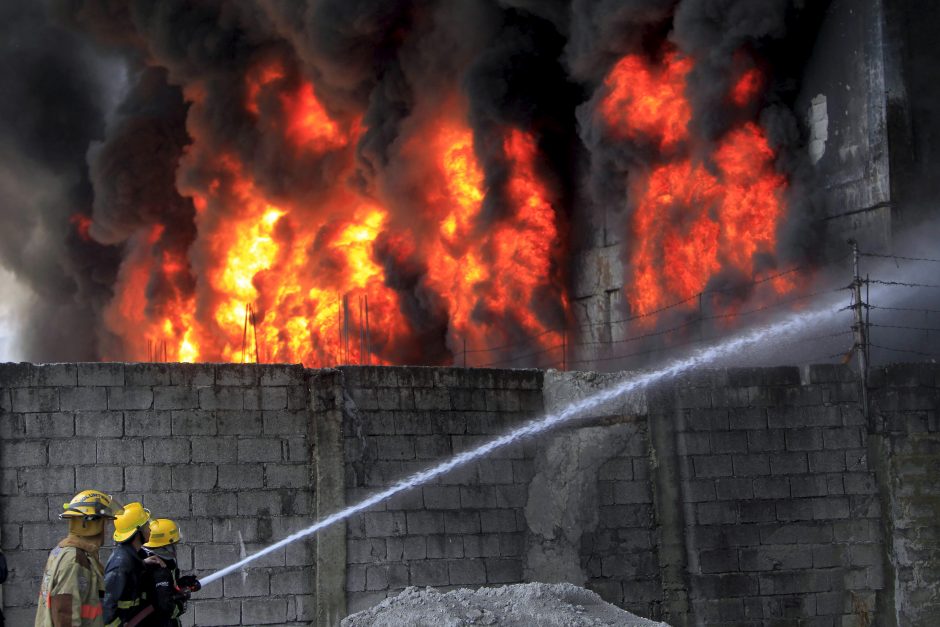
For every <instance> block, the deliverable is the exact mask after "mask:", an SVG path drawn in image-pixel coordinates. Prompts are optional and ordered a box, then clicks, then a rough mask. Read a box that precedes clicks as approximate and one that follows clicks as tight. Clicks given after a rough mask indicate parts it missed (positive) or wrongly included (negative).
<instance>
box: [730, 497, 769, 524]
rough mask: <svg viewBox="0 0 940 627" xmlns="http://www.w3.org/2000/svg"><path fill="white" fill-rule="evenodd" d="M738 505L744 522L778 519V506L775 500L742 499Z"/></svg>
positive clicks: (739, 513)
mask: <svg viewBox="0 0 940 627" xmlns="http://www.w3.org/2000/svg"><path fill="white" fill-rule="evenodd" d="M738 505H739V507H738V515H739V516H740V520H741V522H742V523H756V522H773V521H775V520H777V508H776V506H775V504H774V502H773V501H742V502H740V503H739V504H738Z"/></svg>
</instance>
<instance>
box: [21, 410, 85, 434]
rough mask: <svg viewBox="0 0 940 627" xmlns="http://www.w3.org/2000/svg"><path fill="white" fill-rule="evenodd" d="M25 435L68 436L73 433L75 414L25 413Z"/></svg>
mask: <svg viewBox="0 0 940 627" xmlns="http://www.w3.org/2000/svg"><path fill="white" fill-rule="evenodd" d="M25 425H26V437H28V438H37V439H41V438H70V437H72V436H73V435H75V416H74V415H73V414H71V413H64V412H56V413H51V414H26V416H25Z"/></svg>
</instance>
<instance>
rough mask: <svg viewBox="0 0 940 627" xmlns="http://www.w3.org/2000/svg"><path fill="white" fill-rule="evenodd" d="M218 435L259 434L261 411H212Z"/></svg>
mask: <svg viewBox="0 0 940 627" xmlns="http://www.w3.org/2000/svg"><path fill="white" fill-rule="evenodd" d="M213 413H214V414H215V421H216V425H217V427H218V432H219V435H261V412H260V411H257V410H237V409H236V410H232V411H227V410H218V411H215V412H213Z"/></svg>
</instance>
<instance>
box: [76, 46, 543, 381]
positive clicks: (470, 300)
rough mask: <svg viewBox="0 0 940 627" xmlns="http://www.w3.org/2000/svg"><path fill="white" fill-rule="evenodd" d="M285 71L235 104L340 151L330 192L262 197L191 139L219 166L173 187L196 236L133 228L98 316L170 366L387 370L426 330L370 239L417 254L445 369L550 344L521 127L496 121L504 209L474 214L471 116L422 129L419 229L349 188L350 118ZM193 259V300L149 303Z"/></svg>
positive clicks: (229, 161)
mask: <svg viewBox="0 0 940 627" xmlns="http://www.w3.org/2000/svg"><path fill="white" fill-rule="evenodd" d="M285 77H286V73H285V71H284V70H283V68H282V67H281V66H279V65H276V64H275V65H265V66H259V67H258V68H257V69H256V71H255V72H252V73H250V75H249V76H248V77H247V79H246V86H245V102H244V107H245V110H246V111H247V112H249V113H250V114H252V115H254V116H256V118H257V123H258V125H259V126H261V127H263V128H266V129H268V128H270V129H271V132H279V133H283V134H284V137H285V139H286V140H287V142H286V143H287V144H291V145H293V146H294V147H295V149H296V150H298V151H301V152H306V153H307V154H313V155H315V156H319V155H325V154H327V153H329V152H331V151H333V152H336V151H339V154H345V155H346V157H345V159H346V160H345V163H346V165H345V166H343V168H342V172H341V177H340V178H339V179H338V180H337V182H336V185H335V189H329V190H327V191H326V193H324V194H322V198H323V200H322V201H321V204H319V205H317V206H309V205H306V204H304V203H302V202H299V201H294V200H292V199H283V198H273V197H270V196H269V195H268V194H267V193H266V192H265V191H264V190H263V188H262V187H261V186H259V185H258V184H257V182H256V181H255V180H254V178H253V176H252V175H251V173H250V172H249V170H248V169H247V168H246V167H245V165H244V164H243V163H242V162H241V161H240V160H239V158H238V157H237V156H236V155H235V154H218V155H210V154H207V151H204V150H203V147H202V146H201V144H200V141H199V138H198V136H197V137H196V138H194V142H193V145H192V146H191V147H190V150H189V152H188V154H187V155H186V157H185V159H187V160H192V161H196V160H205V159H210V160H211V162H212V164H213V165H212V171H214V172H215V176H214V178H212V179H211V180H210V181H208V182H207V183H205V184H203V185H201V186H193V187H192V188H186V189H184V190H183V191H184V192H185V193H186V194H187V195H189V196H190V197H191V198H192V200H193V203H194V207H195V210H196V218H195V222H196V227H197V233H198V237H197V240H196V242H195V243H194V245H193V247H192V249H191V250H190V251H189V255H188V258H187V257H183V256H181V255H178V254H173V253H171V252H169V251H167V250H165V249H164V247H163V246H161V234H162V228H161V227H159V226H158V227H155V228H154V229H152V230H151V231H150V232H147V233H141V234H140V235H139V236H138V237H137V238H136V239H135V241H134V242H133V244H132V246H131V249H132V250H133V251H134V253H133V254H132V255H131V256H129V257H128V258H127V259H126V261H125V264H124V266H123V270H122V275H121V280H120V282H119V284H118V289H117V296H116V298H115V300H114V301H113V303H112V305H111V307H110V310H109V311H108V314H107V316H108V321H109V325H110V326H111V328H112V329H114V330H116V331H118V333H119V334H121V335H122V336H123V339H124V342H125V345H126V346H127V347H128V350H129V351H130V352H131V353H132V355H131V357H133V358H137V359H141V360H142V359H144V357H145V356H146V357H147V358H148V359H153V358H154V355H157V356H158V357H159V358H160V359H162V358H163V354H164V351H165V353H166V356H167V358H168V359H170V360H179V361H196V360H200V361H215V360H220V361H234V362H244V361H255V360H260V361H268V362H302V363H304V364H306V365H308V366H326V365H335V364H338V363H372V364H385V363H394V362H395V361H396V359H397V358H398V354H397V349H396V346H399V345H401V344H402V343H408V342H412V343H413V342H414V340H413V339H412V338H414V337H416V336H417V335H418V334H419V331H420V329H416V328H415V327H414V326H413V325H414V323H412V322H410V321H409V319H408V318H407V317H406V316H405V314H404V313H403V311H402V303H401V299H400V297H399V294H398V293H397V292H396V291H395V289H393V287H391V286H390V284H389V280H388V276H387V271H388V270H387V268H386V267H384V266H383V265H382V263H380V260H379V258H378V253H377V249H376V246H377V242H378V240H380V239H384V241H385V242H386V244H387V248H388V249H389V250H391V252H392V254H393V255H395V256H400V257H402V258H405V257H413V256H415V255H417V256H419V257H420V258H421V259H423V260H424V262H425V264H426V266H427V274H426V277H427V279H426V285H427V287H428V288H429V289H430V290H432V291H433V293H434V296H435V297H436V298H437V299H438V300H439V301H440V302H442V303H443V305H444V308H445V309H446V313H447V316H448V325H447V329H446V330H445V334H446V337H442V338H441V339H440V341H441V343H442V344H446V345H447V346H448V347H449V350H450V355H451V357H450V361H451V362H452V363H461V362H464V361H465V362H468V363H470V364H474V363H483V362H485V361H486V360H487V359H489V358H493V357H494V356H495V357H498V356H499V354H496V355H487V354H486V353H485V352H484V351H482V350H481V349H484V348H486V347H488V346H492V345H493V344H494V342H495V343H500V342H505V341H507V339H513V338H514V339H518V338H520V337H522V338H526V337H531V338H532V341H533V342H534V343H535V344H536V345H538V344H540V343H541V344H542V345H545V344H547V343H548V342H550V341H551V337H552V334H551V333H549V331H552V330H553V329H550V328H549V327H547V326H546V324H545V323H544V322H543V321H541V320H540V319H539V318H538V317H537V316H536V315H535V314H534V313H533V311H532V307H531V306H530V303H531V302H532V300H533V299H534V298H537V297H539V296H540V294H538V293H537V292H538V291H539V290H540V289H541V288H543V287H545V286H550V285H552V284H553V281H554V280H555V279H554V273H555V267H556V264H555V261H554V258H553V255H555V254H556V252H557V250H558V246H559V238H558V228H557V226H556V213H555V211H554V209H553V208H552V206H551V203H550V201H549V198H548V194H547V192H546V191H545V189H544V186H543V185H542V183H541V182H540V180H539V177H538V175H537V174H536V172H535V162H536V158H537V149H536V146H535V142H534V139H533V138H532V137H531V136H529V135H527V134H526V133H524V132H522V131H519V130H515V129H506V132H505V140H504V142H503V150H504V158H505V161H506V163H507V165H508V167H509V169H510V171H511V176H510V178H509V180H508V183H507V189H506V195H507V196H508V198H509V200H510V203H511V205H512V211H511V212H510V213H509V215H504V216H499V217H496V218H493V219H492V220H490V221H488V223H484V220H483V215H482V213H483V212H482V208H483V203H484V200H485V198H486V195H487V190H486V189H485V185H484V176H483V171H482V168H481V166H480V164H479V163H478V159H477V156H476V154H475V152H474V145H473V134H472V132H471V131H470V129H469V128H468V127H467V126H466V124H465V123H459V122H454V121H453V120H450V119H444V118H443V117H442V120H441V121H440V123H439V124H437V125H436V126H434V127H433V130H431V131H429V132H428V137H422V138H421V142H422V144H421V146H420V148H421V150H422V151H427V149H428V147H427V142H429V145H430V146H432V147H433V154H434V155H436V161H434V163H433V165H432V167H431V169H432V170H433V171H434V174H435V176H434V178H433V179H432V182H430V183H429V184H428V189H427V198H426V203H425V204H426V206H424V207H416V208H415V216H416V219H418V218H419V217H420V219H421V220H422V221H424V222H427V223H428V224H425V225H423V226H425V227H429V228H426V229H425V231H426V232H430V233H431V234H432V236H431V237H417V236H416V232H417V231H412V230H409V228H407V227H408V226H411V225H401V224H391V223H390V221H389V219H388V218H389V216H388V212H387V210H386V209H385V208H383V206H382V203H381V201H380V200H378V199H377V198H375V197H373V196H369V195H366V194H364V193H361V192H356V191H353V190H352V189H350V188H349V187H348V186H346V185H344V181H343V180H342V179H343V178H345V177H348V176H349V175H350V174H351V164H352V159H351V154H352V153H351V152H350V151H349V148H350V147H352V146H354V145H355V144H356V142H357V141H358V139H359V136H360V134H361V133H362V132H363V129H362V128H361V125H360V121H359V120H354V121H353V122H351V123H348V124H346V125H345V126H344V125H343V124H342V123H340V122H338V121H336V120H334V119H332V118H331V117H330V116H329V114H328V112H327V110H326V108H325V107H324V106H323V105H322V103H321V102H320V101H319V100H318V98H317V96H316V91H315V89H314V86H313V85H312V84H311V83H309V82H302V83H301V84H300V85H299V86H294V87H291V86H289V84H288V82H287V81H286V78H285ZM191 93H192V94H195V97H194V98H193V99H194V101H195V104H194V106H196V107H199V106H202V103H201V101H200V99H199V98H198V90H193V91H192V92H191ZM298 154H301V153H298ZM221 216H224V219H222V218H221ZM79 228H81V229H85V228H86V227H84V226H82V225H80V226H79ZM82 232H85V231H84V230H83V231H82ZM191 268H192V269H193V270H195V272H194V274H195V291H194V293H191V294H185V293H177V294H174V295H173V296H172V297H171V298H169V299H164V300H163V301H161V305H160V307H159V308H154V307H153V305H152V304H151V302H150V299H148V297H147V286H148V284H149V283H152V282H153V280H154V277H165V278H169V277H173V276H175V275H177V274H178V273H185V272H188V271H190V269H191ZM169 282H170V283H174V282H173V281H169ZM554 330H555V331H557V333H559V334H560V333H561V330H560V329H554ZM513 332H515V335H513ZM154 346H156V347H158V349H157V350H156V351H154V349H153V347H154ZM468 354H469V357H468Z"/></svg>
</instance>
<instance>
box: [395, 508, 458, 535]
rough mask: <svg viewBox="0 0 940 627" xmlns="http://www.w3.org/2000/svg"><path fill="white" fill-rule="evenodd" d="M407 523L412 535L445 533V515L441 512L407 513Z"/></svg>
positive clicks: (409, 532)
mask: <svg viewBox="0 0 940 627" xmlns="http://www.w3.org/2000/svg"><path fill="white" fill-rule="evenodd" d="M407 523H408V524H407V529H408V534H410V535H420V536H424V535H428V534H433V533H443V531H444V515H443V514H442V513H440V512H407ZM386 535H397V534H386Z"/></svg>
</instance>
